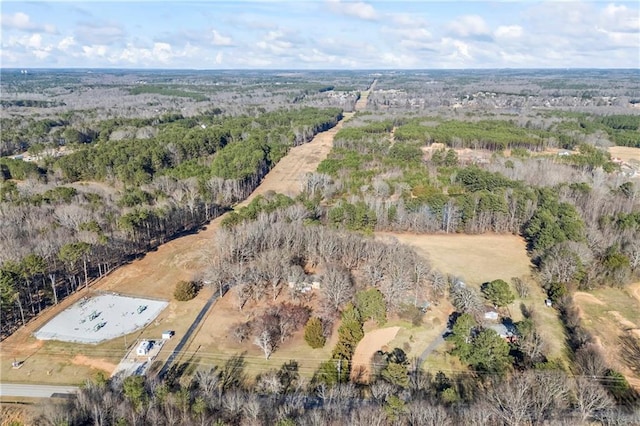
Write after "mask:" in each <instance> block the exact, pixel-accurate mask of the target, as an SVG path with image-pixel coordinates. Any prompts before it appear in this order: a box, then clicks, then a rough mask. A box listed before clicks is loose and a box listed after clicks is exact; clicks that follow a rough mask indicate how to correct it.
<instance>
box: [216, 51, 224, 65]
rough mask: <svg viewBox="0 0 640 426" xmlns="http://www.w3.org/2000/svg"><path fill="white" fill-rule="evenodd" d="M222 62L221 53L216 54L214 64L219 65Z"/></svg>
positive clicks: (222, 55) (222, 56)
mask: <svg viewBox="0 0 640 426" xmlns="http://www.w3.org/2000/svg"><path fill="white" fill-rule="evenodd" d="M223 60H224V54H223V53H222V52H218V54H217V55H216V59H215V62H216V64H217V65H220V64H221V63H222V61H223Z"/></svg>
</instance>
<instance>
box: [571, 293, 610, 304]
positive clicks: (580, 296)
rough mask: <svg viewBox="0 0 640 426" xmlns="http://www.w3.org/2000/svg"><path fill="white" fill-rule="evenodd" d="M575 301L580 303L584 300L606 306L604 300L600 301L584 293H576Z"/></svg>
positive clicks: (574, 295) (574, 294)
mask: <svg viewBox="0 0 640 426" xmlns="http://www.w3.org/2000/svg"><path fill="white" fill-rule="evenodd" d="M573 300H574V301H576V303H578V302H579V301H580V300H583V301H585V302H587V303H595V304H597V305H604V302H603V301H602V300H600V299H598V298H597V297H595V296H594V295H593V294H590V293H585V292H584V291H576V292H575V293H573Z"/></svg>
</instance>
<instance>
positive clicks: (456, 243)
mask: <svg viewBox="0 0 640 426" xmlns="http://www.w3.org/2000/svg"><path fill="white" fill-rule="evenodd" d="M376 235H377V236H378V237H380V238H381V239H388V238H395V239H397V240H398V241H399V242H401V243H404V244H408V245H410V246H411V247H413V248H414V249H415V250H416V251H417V252H418V254H420V255H422V256H423V257H425V258H426V259H428V260H429V262H430V263H431V266H432V268H434V269H437V270H439V271H440V272H442V273H443V274H450V275H453V276H457V277H459V278H462V279H463V281H464V282H466V283H467V284H472V285H480V284H482V283H484V282H487V281H491V280H495V279H498V278H501V279H503V280H505V281H509V280H510V279H511V277H523V276H528V275H529V274H530V273H531V262H530V260H529V257H528V256H527V252H526V245H525V242H524V240H523V239H522V238H521V237H518V236H515V235H511V234H481V235H465V234H437V235H417V234H404V233H391V232H379V233H376Z"/></svg>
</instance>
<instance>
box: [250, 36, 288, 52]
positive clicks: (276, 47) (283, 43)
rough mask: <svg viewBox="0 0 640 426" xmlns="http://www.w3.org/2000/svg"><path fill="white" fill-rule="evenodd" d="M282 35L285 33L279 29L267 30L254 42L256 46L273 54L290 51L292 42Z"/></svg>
mask: <svg viewBox="0 0 640 426" xmlns="http://www.w3.org/2000/svg"><path fill="white" fill-rule="evenodd" d="M284 37H285V33H284V32H283V31H281V30H274V31H269V32H268V33H267V34H266V35H265V37H264V38H263V39H262V40H260V41H258V42H257V43H256V46H257V47H258V48H260V49H262V50H265V51H268V52H269V53H271V54H274V55H282V54H284V53H291V52H290V50H291V49H292V48H293V43H292V42H291V41H289V40H287V39H285V38H284Z"/></svg>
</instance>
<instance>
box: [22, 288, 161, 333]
mask: <svg viewBox="0 0 640 426" xmlns="http://www.w3.org/2000/svg"><path fill="white" fill-rule="evenodd" d="M167 305H168V303H167V302H164V301H159V300H151V299H142V298H139V297H126V296H120V295H117V294H102V295H100V296H96V297H92V298H83V299H81V300H80V301H78V302H76V303H75V304H74V305H72V306H70V307H69V308H67V309H65V310H64V311H63V312H61V313H60V314H58V315H57V316H56V317H55V318H53V319H52V320H51V321H49V322H48V323H47V324H45V325H44V326H43V327H42V328H41V329H40V330H38V331H36V332H35V333H34V336H35V337H36V338H37V339H39V340H61V341H63V342H77V343H99V342H102V341H105V340H109V339H113V338H116V337H119V336H124V335H125V334H129V333H132V332H134V331H136V330H138V329H140V328H142V327H144V326H145V325H147V324H148V323H150V322H151V321H152V320H153V319H154V318H156V317H157V316H158V314H159V313H160V312H161V311H162V310H163V309H164V308H166V307H167Z"/></svg>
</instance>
